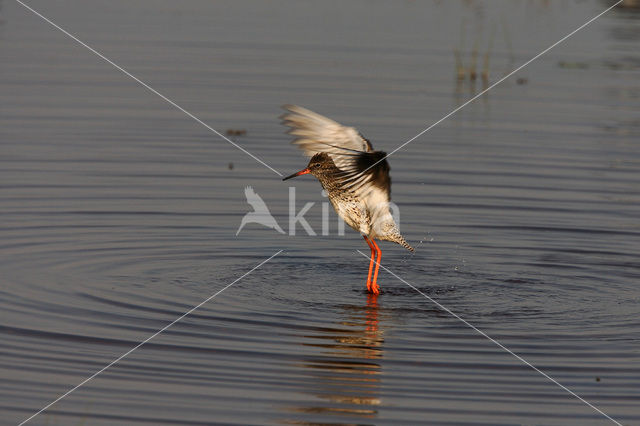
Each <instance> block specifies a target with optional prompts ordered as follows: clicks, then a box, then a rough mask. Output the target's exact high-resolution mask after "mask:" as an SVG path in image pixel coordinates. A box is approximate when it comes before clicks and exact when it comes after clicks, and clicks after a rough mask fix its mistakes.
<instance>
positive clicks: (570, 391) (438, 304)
mask: <svg viewBox="0 0 640 426" xmlns="http://www.w3.org/2000/svg"><path fill="white" fill-rule="evenodd" d="M356 251H357V252H358V253H360V254H361V255H363V256H364V257H366V258H367V259H369V260H373V259H372V258H371V257H369V256H367V255H366V254H364V253H363V252H361V251H360V250H356ZM373 261H374V262H375V263H376V264H377V265H380V267H381V268H382V269H384V270H385V271H387V272H388V273H390V274H391V275H393V276H394V277H396V278H397V279H399V280H400V281H402V282H403V283H405V284H406V285H408V286H409V287H411V288H412V289H414V290H415V291H417V292H418V293H420V294H421V295H423V296H424V297H425V298H427V299H428V300H429V301H430V302H432V303H434V304H435V305H436V306H437V307H438V308H440V309H442V310H443V311H445V312H447V313H448V314H449V315H451V316H453V317H455V318H456V319H459V320H460V321H462V322H463V323H464V324H465V325H466V326H468V327H470V328H472V329H473V330H474V331H476V332H478V333H479V334H480V335H481V336H483V337H486V338H487V339H489V340H491V342H493V343H494V344H496V345H497V346H498V347H499V348H501V349H503V350H505V351H506V352H508V353H509V354H511V355H513V356H514V357H516V358H517V359H518V360H519V361H521V362H522V363H524V364H526V365H528V366H529V367H531V368H532V369H533V370H535V371H536V372H538V373H540V374H542V375H543V376H544V377H546V378H547V379H549V380H551V381H552V382H553V383H555V384H556V385H558V386H560V387H561V388H562V389H564V390H565V391H567V392H569V393H570V394H571V395H573V396H574V397H576V398H578V399H579V400H580V401H582V402H584V403H585V404H587V405H588V406H589V407H591V408H593V409H594V410H596V411H597V412H598V413H600V414H602V415H603V416H605V417H606V418H607V419H609V420H611V421H612V422H614V423H615V424H617V425H618V426H622V423H620V422H618V421H617V420H615V419H613V418H612V417H611V416H609V415H608V414H607V413H605V412H604V411H602V410H600V409H599V408H598V407H596V406H595V405H593V404H592V403H590V402H589V401H587V400H586V399H584V398H582V397H581V396H580V395H578V394H576V393H575V392H573V391H572V390H571V389H569V388H568V387H566V386H565V385H563V384H562V383H560V382H558V381H557V380H556V379H554V378H553V377H551V376H549V375H548V374H547V373H545V372H544V371H542V370H540V369H539V368H537V367H536V366H534V365H533V364H531V363H530V362H529V361H527V360H526V359H524V358H522V357H521V356H520V355H518V354H516V353H515V352H513V351H512V350H511V349H509V348H507V347H506V346H504V345H503V344H502V343H500V342H498V341H497V340H496V339H494V338H493V337H491V336H489V335H488V334H487V333H485V332H484V331H482V330H480V329H479V328H478V327H476V326H474V325H473V324H471V323H469V322H468V321H467V320H465V319H464V318H462V317H460V316H459V315H458V314H456V313H455V312H452V311H451V309H449V308H447V307H446V306H444V305H442V304H441V303H440V302H438V301H437V300H435V299H433V298H432V297H429V296H428V295H426V294H424V293H423V292H421V291H420V290H418V289H417V288H416V287H415V286H414V285H412V284H411V283H409V282H407V281H406V280H404V279H402V278H401V277H399V276H398V275H396V274H394V273H393V272H391V271H390V270H389V269H388V268H386V267H384V266H382V264H380V263H378V262H376V261H375V260H373Z"/></svg>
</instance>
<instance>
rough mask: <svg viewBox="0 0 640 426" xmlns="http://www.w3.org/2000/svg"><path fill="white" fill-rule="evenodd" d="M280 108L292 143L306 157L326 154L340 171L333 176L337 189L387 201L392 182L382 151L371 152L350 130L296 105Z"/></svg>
mask: <svg viewBox="0 0 640 426" xmlns="http://www.w3.org/2000/svg"><path fill="white" fill-rule="evenodd" d="M283 108H284V109H286V110H287V111H288V113H287V114H284V115H283V116H282V117H281V118H282V120H283V124H284V125H286V126H289V127H290V128H291V129H290V130H289V131H288V133H289V134H292V135H294V136H295V137H296V139H294V141H293V142H292V143H293V144H294V145H297V146H298V147H299V148H300V149H302V150H303V152H304V154H305V155H307V156H309V157H312V156H313V155H315V154H317V153H319V152H324V153H326V154H328V155H329V156H330V157H331V159H332V160H333V162H334V164H335V165H336V167H337V168H338V169H339V171H338V172H336V174H335V176H333V177H334V179H335V180H336V182H338V183H339V184H340V186H342V187H343V188H345V189H350V190H351V191H353V192H354V193H356V195H358V196H361V197H363V198H366V197H367V196H368V195H370V194H371V191H374V190H375V191H376V192H375V194H376V197H375V198H383V199H385V201H389V198H390V188H391V179H390V177H389V164H388V163H387V160H385V158H386V156H387V155H386V154H385V153H384V152H381V151H374V150H373V147H372V146H371V143H370V142H369V141H368V140H367V139H366V138H365V137H364V136H362V135H361V134H360V133H359V132H358V131H357V130H356V129H355V128H353V127H347V126H343V125H342V124H340V123H338V122H336V121H333V120H331V119H330V118H327V117H324V116H322V115H320V114H317V113H315V112H313V111H310V110H308V109H306V108H302V107H300V106H297V105H285V106H284V107H283ZM378 195H379V196H380V197H378Z"/></svg>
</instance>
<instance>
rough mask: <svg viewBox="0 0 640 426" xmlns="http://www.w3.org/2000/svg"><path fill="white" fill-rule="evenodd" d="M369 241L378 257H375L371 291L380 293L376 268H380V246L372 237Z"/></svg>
mask: <svg viewBox="0 0 640 426" xmlns="http://www.w3.org/2000/svg"><path fill="white" fill-rule="evenodd" d="M371 242H372V243H373V247H374V248H375V249H376V252H377V253H378V257H377V259H376V271H375V272H374V273H373V281H372V282H371V292H372V293H374V294H380V287H379V286H378V270H379V269H380V261H381V260H382V250H380V247H378V244H376V242H375V240H374V239H373V238H372V239H371Z"/></svg>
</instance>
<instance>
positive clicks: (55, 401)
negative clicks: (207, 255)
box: [18, 250, 283, 426]
mask: <svg viewBox="0 0 640 426" xmlns="http://www.w3.org/2000/svg"><path fill="white" fill-rule="evenodd" d="M282 252H283V250H278V251H277V252H276V253H275V254H273V255H272V256H271V257H269V258H268V259H265V260H263V261H262V262H260V263H259V264H257V265H256V266H254V267H253V268H251V269H250V270H249V271H247V272H245V273H244V274H242V275H241V276H240V277H239V278H236V279H235V280H234V281H233V282H232V283H231V284H228V285H226V286H225V287H223V288H222V289H221V290H218V291H217V292H215V293H214V294H212V295H211V296H209V297H207V298H206V299H205V300H203V301H202V302H200V303H198V304H197V305H196V306H194V307H193V308H191V309H189V310H188V311H187V312H185V313H184V314H182V315H180V316H179V317H178V318H176V319H175V320H173V321H171V322H170V323H169V324H167V325H165V326H164V327H162V328H161V329H160V330H158V331H156V332H155V333H153V334H152V335H151V336H149V337H147V338H146V339H144V340H143V341H142V342H140V343H138V344H137V345H136V346H134V347H133V348H131V349H129V350H128V351H127V352H125V353H123V354H122V355H120V356H119V357H118V358H116V359H114V360H113V361H111V362H110V363H109V364H107V365H105V366H104V367H102V368H101V369H100V370H98V371H96V372H95V373H93V374H92V375H91V376H89V377H87V378H86V379H84V380H83V381H81V382H80V383H78V384H77V385H75V386H74V387H72V388H71V389H69V390H68V391H66V392H65V393H63V394H62V395H60V396H59V397H58V398H56V399H54V400H53V401H52V402H50V403H49V404H47V405H45V406H44V407H42V408H41V409H40V410H38V412H36V413H35V414H33V415H31V416H30V417H29V418H27V419H25V420H23V421H22V422H21V423H20V424H19V425H18V426H22V425H23V424H25V423H27V422H28V421H30V420H31V419H33V418H34V417H36V416H37V415H38V414H40V413H42V412H43V411H45V410H46V409H48V408H49V407H51V406H52V405H53V404H55V403H57V402H58V401H60V400H61V399H63V398H65V397H67V396H68V395H69V394H70V393H72V392H73V391H75V390H76V389H78V388H79V387H80V386H82V385H84V384H86V383H87V382H89V381H90V380H92V379H94V378H95V377H96V376H97V375H99V374H100V373H102V372H103V371H105V370H106V369H107V368H109V367H111V366H113V365H114V364H116V363H117V362H118V361H120V360H121V359H123V358H124V357H126V356H127V355H129V354H130V353H131V352H133V351H135V350H136V349H138V348H139V347H140V346H142V345H144V344H145V343H147V342H148V341H149V340H151V339H153V338H154V337H156V336H157V335H158V334H160V333H162V332H163V331H165V330H166V329H168V328H169V327H171V326H172V325H174V324H175V323H177V322H178V321H180V320H181V319H183V318H184V317H186V316H187V315H189V314H190V313H191V312H193V311H195V310H196V309H198V308H199V307H200V306H202V305H204V304H205V303H207V302H208V301H210V300H211V299H213V298H214V297H216V296H217V295H219V294H220V293H222V292H223V291H225V290H226V289H228V288H229V287H231V286H232V285H234V284H235V283H237V282H238V281H240V280H241V279H243V278H244V277H246V276H247V275H249V274H250V273H252V272H253V271H255V270H256V269H258V268H259V267H261V266H262V265H264V264H265V263H267V262H268V261H270V260H271V259H273V258H274V257H276V256H277V255H279V254H280V253H282Z"/></svg>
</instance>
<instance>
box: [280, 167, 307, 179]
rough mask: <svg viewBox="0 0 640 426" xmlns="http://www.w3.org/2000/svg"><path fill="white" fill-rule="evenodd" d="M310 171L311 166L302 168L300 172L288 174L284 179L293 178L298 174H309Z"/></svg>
mask: <svg viewBox="0 0 640 426" xmlns="http://www.w3.org/2000/svg"><path fill="white" fill-rule="evenodd" d="M309 173H311V170H309V168H306V169H304V170H300V171H299V172H297V173H294V174H292V175H291V176H287V177H286V178H284V179H282V180H287V179H291V178H294V177H296V176H301V175H307V174H309Z"/></svg>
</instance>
